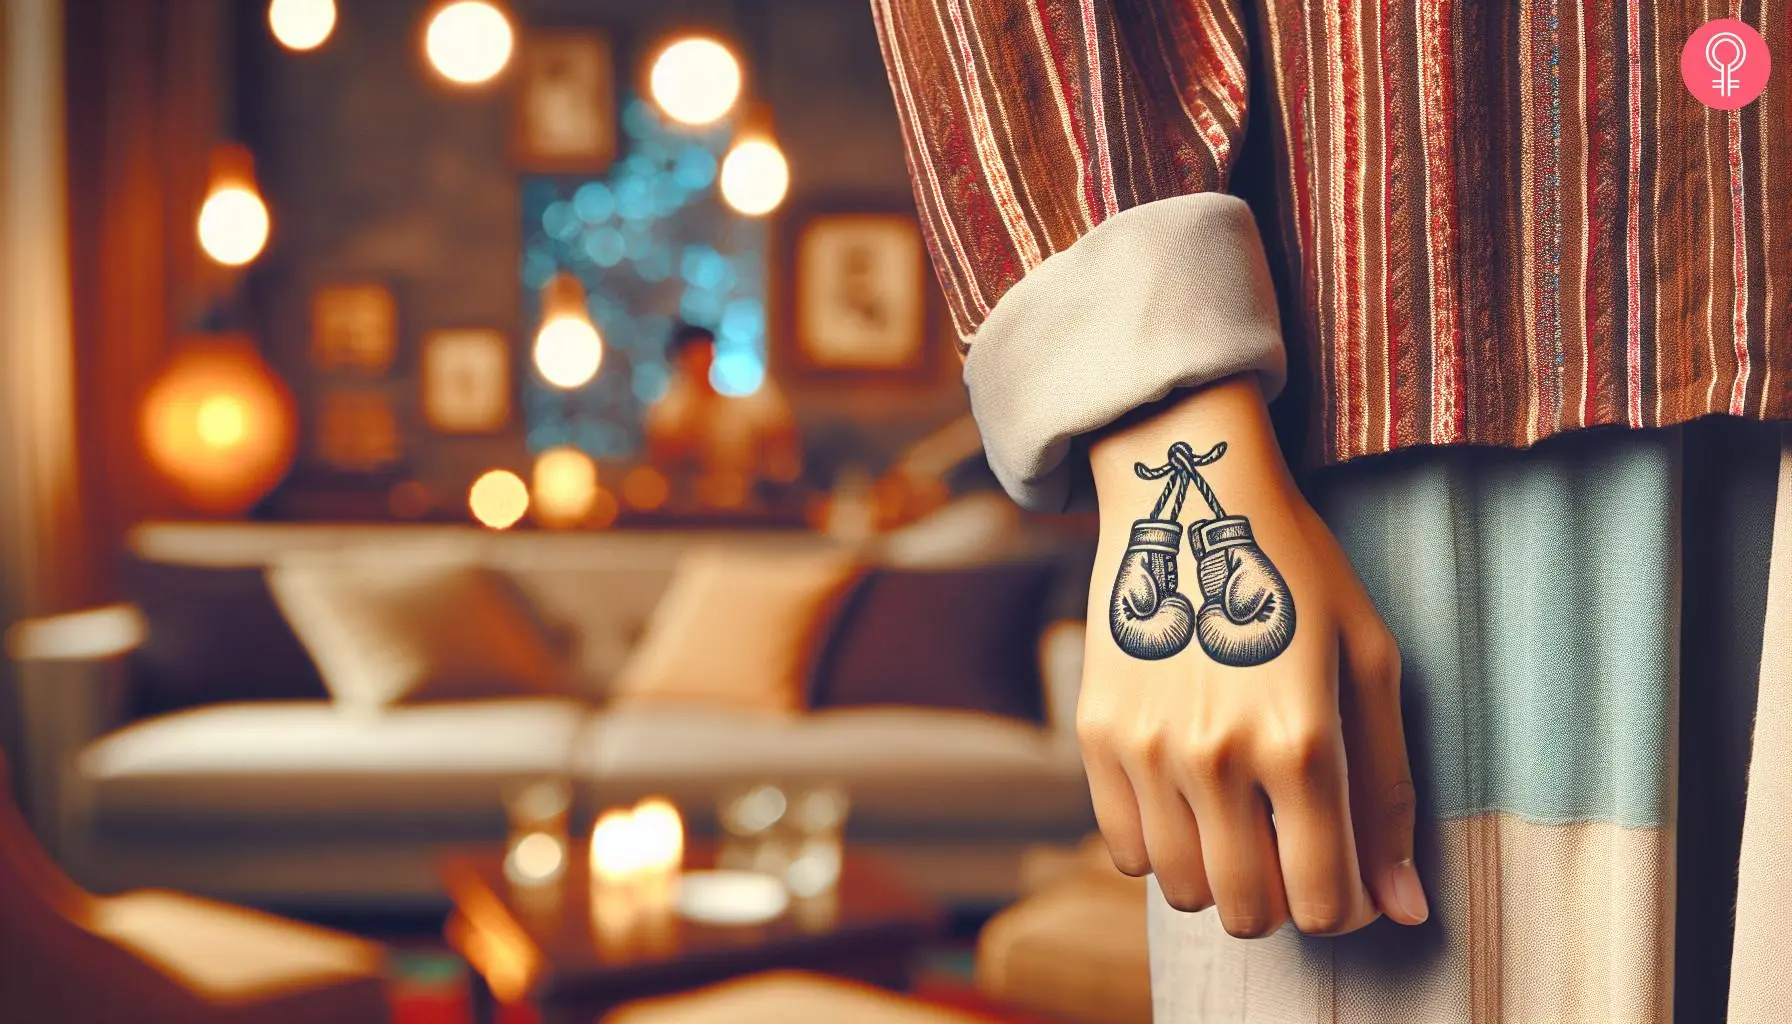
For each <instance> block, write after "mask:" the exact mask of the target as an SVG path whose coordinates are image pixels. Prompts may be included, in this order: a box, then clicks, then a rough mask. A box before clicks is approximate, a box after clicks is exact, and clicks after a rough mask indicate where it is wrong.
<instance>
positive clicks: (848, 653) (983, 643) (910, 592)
mask: <svg viewBox="0 0 1792 1024" xmlns="http://www.w3.org/2000/svg"><path fill="white" fill-rule="evenodd" d="M1053 570H1054V566H1053V565H1052V563H1050V562H1048V561H1021V562H1012V563H1006V564H993V565H972V566H963V567H959V568H950V569H948V568H934V569H899V568H894V567H880V568H878V569H875V570H873V571H872V572H871V573H870V574H869V575H868V576H866V577H865V579H864V580H863V581H861V582H860V583H859V585H858V586H857V587H856V588H854V590H853V592H852V595H851V596H850V597H849V598H848V599H847V601H846V604H845V607H844V609H843V610H842V612H841V614H840V617H839V620H838V621H837V622H836V623H835V626H834V629H833V630H832V632H831V635H830V636H829V639H828V642H827V645H826V647H825V648H824V650H823V652H822V655H821V658H820V660H819V661H818V663H817V667H816V671H815V679H814V682H813V684H812V685H813V689H812V692H811V697H810V705H811V706H812V707H815V708H826V707H836V708H839V707H864V706H875V705H903V706H915V707H931V708H958V709H962V710H966V711H986V712H988V713H990V714H992V715H1004V716H1007V717H1010V718H1018V719H1022V720H1024V721H1029V722H1040V721H1043V720H1044V714H1043V705H1044V699H1043V696H1044V695H1043V687H1042V684H1041V682H1040V679H1039V655H1038V646H1037V645H1038V640H1039V629H1040V626H1041V625H1043V623H1042V621H1041V618H1042V610H1043V604H1044V599H1045V597H1046V595H1047V594H1048V593H1049V591H1050V583H1051V578H1052V573H1053Z"/></svg>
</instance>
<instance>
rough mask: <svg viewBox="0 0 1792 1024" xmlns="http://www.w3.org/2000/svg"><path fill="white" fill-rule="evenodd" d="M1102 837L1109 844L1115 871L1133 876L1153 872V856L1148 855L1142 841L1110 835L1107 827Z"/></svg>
mask: <svg viewBox="0 0 1792 1024" xmlns="http://www.w3.org/2000/svg"><path fill="white" fill-rule="evenodd" d="M1101 838H1102V841H1103V842H1104V843H1105V844H1107V848H1108V859H1109V860H1111V861H1113V862H1114V870H1115V871H1118V872H1120V873H1121V874H1123V875H1127V876H1129V877H1132V878H1143V877H1144V876H1146V875H1148V874H1150V873H1151V858H1150V857H1148V856H1146V854H1145V848H1144V845H1143V844H1142V843H1139V842H1137V841H1129V840H1127V839H1125V838H1122V837H1120V836H1115V835H1110V834H1109V830H1106V829H1104V830H1103V831H1102V834H1101Z"/></svg>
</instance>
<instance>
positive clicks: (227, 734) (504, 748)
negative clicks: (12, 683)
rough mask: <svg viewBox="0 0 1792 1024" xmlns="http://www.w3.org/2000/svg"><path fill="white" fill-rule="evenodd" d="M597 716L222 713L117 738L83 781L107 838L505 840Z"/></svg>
mask: <svg viewBox="0 0 1792 1024" xmlns="http://www.w3.org/2000/svg"><path fill="white" fill-rule="evenodd" d="M585 713H586V709H585V706H584V705H582V704H580V703H578V702H576V701H570V700H555V699H515V700H503V701H469V702H465V703H451V704H429V705H419V706H415V707H408V706H407V707H397V708H392V709H390V710H389V711H387V712H386V713H385V714H382V715H378V716H373V717H362V716H356V715H344V714H342V713H340V712H339V711H337V710H336V709H335V708H334V707H333V706H332V705H330V704H329V703H326V702H323V701H302V702H301V701H294V702H278V703H276V702H268V703H253V704H217V705H213V706H210V707H204V708H194V709H192V710H188V711H181V712H177V713H174V714H171V715H163V716H161V717H158V718H151V719H146V720H143V721H140V722H136V723H133V724H132V725H129V726H126V727H125V728H123V729H120V730H119V731H117V732H114V733H111V734H110V735H107V736H104V737H102V738H100V739H99V740H96V741H95V742H93V743H92V744H89V745H88V747H87V749H86V750H84V751H82V753H81V757H80V761H79V771H80V773H81V775H82V777H83V780H84V781H85V783H86V784H87V786H88V788H89V790H90V793H91V799H92V800H93V814H94V817H95V819H96V824H97V825H98V826H99V827H100V828H102V829H106V828H112V827H115V826H131V825H137V824H140V825H142V826H143V828H144V829H145V830H155V831H162V830H165V829H168V828H170V827H171V826H172V827H176V828H178V827H179V826H180V825H181V824H182V823H186V824H189V825H191V824H196V823H212V824H216V825H219V826H222V827H225V829H226V831H229V830H232V829H234V828H235V827H236V826H242V828H243V830H245V831H247V830H252V829H255V828H260V827H265V826H267V825H270V824H279V823H283V822H290V823H293V824H295V825H297V826H300V827H303V828H312V827H316V826H317V825H319V823H327V822H343V823H352V824H353V826H354V827H355V828H357V829H361V830H373V831H378V830H380V829H390V830H397V831H403V830H405V829H407V828H414V827H416V826H430V827H434V828H436V829H438V830H441V827H442V826H443V825H444V823H446V824H448V825H450V826H452V825H453V824H455V823H460V824H464V825H466V826H467V827H468V831H469V832H472V833H477V834H485V833H487V832H492V834H496V835H502V834H503V827H504V826H503V821H504V811H503V791H504V789H505V787H506V786H507V785H509V784H512V783H514V782H516V781H518V780H522V779H529V778H536V777H540V776H543V775H557V774H564V773H565V772H566V771H567V770H568V767H569V765H570V764H571V762H572V754H573V750H574V747H575V739H576V737H577V736H578V733H579V730H580V728H581V726H582V724H583V722H584V716H585ZM493 830H495V832H494V831H493ZM443 834H444V835H446V836H448V837H449V838H453V837H454V836H455V835H459V834H461V833H460V832H458V831H456V830H454V829H453V828H452V827H450V828H448V829H447V830H446V831H444V832H443Z"/></svg>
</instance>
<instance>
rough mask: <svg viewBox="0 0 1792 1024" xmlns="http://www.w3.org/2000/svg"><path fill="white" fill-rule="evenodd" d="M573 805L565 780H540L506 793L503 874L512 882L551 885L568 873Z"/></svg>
mask: <svg viewBox="0 0 1792 1024" xmlns="http://www.w3.org/2000/svg"><path fill="white" fill-rule="evenodd" d="M571 807H572V787H571V786H570V785H569V784H568V783H567V782H566V780H564V779H538V780H535V781H533V782H529V783H526V784H524V785H521V786H518V787H516V788H514V789H512V790H509V791H507V792H506V793H505V796H504V813H505V816H506V817H507V818H508V819H509V823H510V832H509V838H508V840H507V842H506V844H505V850H504V875H505V877H506V878H508V879H509V880H510V881H511V883H512V884H515V885H519V886H541V885H551V884H553V883H555V882H558V881H559V880H560V877H561V876H562V875H564V874H565V873H566V858H567V846H568V836H567V826H566V819H567V813H568V811H569V810H570V809H571Z"/></svg>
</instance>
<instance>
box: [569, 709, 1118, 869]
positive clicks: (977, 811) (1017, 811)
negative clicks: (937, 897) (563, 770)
mask: <svg viewBox="0 0 1792 1024" xmlns="http://www.w3.org/2000/svg"><path fill="white" fill-rule="evenodd" d="M578 766H579V772H580V774H581V775H582V776H584V777H585V778H586V779H587V780H588V782H589V784H590V786H591V787H592V789H593V791H594V792H593V795H594V796H596V797H597V798H598V799H600V800H603V801H609V802H621V801H628V800H634V799H637V798H639V797H641V796H644V795H646V794H649V793H661V794H664V795H665V796H668V797H670V798H671V799H672V800H673V801H675V802H676V803H678V805H679V807H680V809H681V810H683V811H684V812H685V814H686V816H687V817H688V818H689V819H691V820H692V821H693V822H694V823H696V824H698V825H699V826H700V827H705V828H708V827H712V826H713V823H714V818H715V807H716V802H717V800H718V799H720V798H721V797H723V796H725V795H727V794H730V793H731V792H734V791H738V789H739V788H740V787H742V786H747V785H752V784H754V783H757V782H762V781H768V782H777V783H781V784H785V785H791V786H802V785H813V784H820V783H835V784H840V785H843V786H845V787H846V788H847V790H848V791H849V792H850V794H851V796H852V818H851V828H852V829H853V831H854V832H855V833H857V834H859V835H861V836H867V837H869V836H876V835H891V834H902V835H908V836H912V835H918V834H920V833H924V832H926V831H928V830H929V829H938V830H939V831H940V832H941V833H942V834H951V833H963V832H966V831H972V832H978V833H981V834H990V833H995V834H1001V833H1003V832H1004V831H1010V832H1036V831H1038V830H1039V829H1041V828H1043V829H1045V830H1047V831H1056V830H1057V829H1059V828H1062V829H1064V830H1066V832H1067V833H1069V834H1076V830H1077V829H1086V828H1087V827H1088V826H1089V824H1090V823H1091V822H1092V821H1093V817H1092V814H1091V811H1090V809H1089V791H1088V786H1087V784H1086V783H1085V782H1084V780H1083V765H1082V761H1081V759H1080V757H1079V756H1078V754H1077V750H1076V745H1075V743H1074V741H1071V740H1069V739H1068V738H1067V737H1064V736H1062V735H1061V734H1056V733H1053V732H1050V731H1047V730H1043V729H1040V728H1038V727H1036V726H1032V725H1028V724H1025V723H1022V722H1016V721H1011V720H1007V719H1001V718H995V717H992V716H988V715H981V714H976V713H973V712H964V711H942V710H935V709H926V708H842V709H838V710H832V711H817V712H812V713H810V714H807V715H800V716H779V715H754V714H742V713H729V712H725V711H719V710H700V709H680V710H671V709H661V708H647V707H641V708H618V709H614V710H610V711H607V712H603V713H601V714H598V715H596V716H594V718H593V721H592V726H591V728H590V729H589V730H588V731H587V733H586V734H585V736H584V737H583V739H582V740H581V741H580V744H579V761H578Z"/></svg>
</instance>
